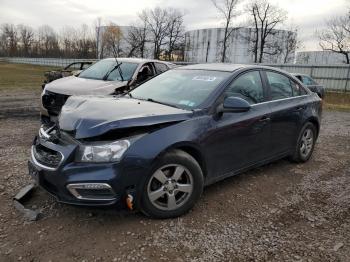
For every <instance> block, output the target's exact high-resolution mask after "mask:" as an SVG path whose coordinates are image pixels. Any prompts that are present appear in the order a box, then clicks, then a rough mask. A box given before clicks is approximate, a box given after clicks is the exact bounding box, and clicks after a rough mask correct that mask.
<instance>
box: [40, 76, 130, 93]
mask: <svg viewBox="0 0 350 262" xmlns="http://www.w3.org/2000/svg"><path fill="white" fill-rule="evenodd" d="M127 83H128V81H103V80H94V79H86V78H80V77H76V76H68V77H63V78H60V79H57V80H55V81H52V82H51V83H48V84H46V85H45V90H47V91H50V92H54V93H58V94H64V95H109V94H112V93H113V92H114V91H115V89H117V88H120V87H123V86H126V85H127Z"/></svg>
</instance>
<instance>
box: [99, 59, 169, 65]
mask: <svg viewBox="0 0 350 262" xmlns="http://www.w3.org/2000/svg"><path fill="white" fill-rule="evenodd" d="M117 59H118V61H120V62H129V63H137V64H141V63H149V62H159V63H163V64H169V65H174V64H172V63H170V62H166V61H161V60H155V59H146V58H133V57H118V58H117ZM102 60H115V58H114V57H109V58H105V59H102Z"/></svg>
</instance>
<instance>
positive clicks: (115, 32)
mask: <svg viewBox="0 0 350 262" xmlns="http://www.w3.org/2000/svg"><path fill="white" fill-rule="evenodd" d="M122 37H123V33H122V31H121V29H120V27H119V26H117V25H115V24H113V23H110V24H109V25H108V26H107V27H106V30H105V31H104V32H103V36H102V38H103V43H102V44H103V45H104V49H105V50H106V51H107V52H108V54H109V55H111V54H113V55H114V56H120V55H121V53H122V49H121V40H122Z"/></svg>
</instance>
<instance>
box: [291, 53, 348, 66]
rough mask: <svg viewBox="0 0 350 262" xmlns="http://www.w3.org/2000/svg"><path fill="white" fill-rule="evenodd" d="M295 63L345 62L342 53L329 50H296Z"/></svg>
mask: <svg viewBox="0 0 350 262" xmlns="http://www.w3.org/2000/svg"><path fill="white" fill-rule="evenodd" d="M296 63H297V64H310V65H320V64H345V63H346V58H345V56H344V55H342V54H338V53H334V52H331V51H305V52H297V54H296Z"/></svg>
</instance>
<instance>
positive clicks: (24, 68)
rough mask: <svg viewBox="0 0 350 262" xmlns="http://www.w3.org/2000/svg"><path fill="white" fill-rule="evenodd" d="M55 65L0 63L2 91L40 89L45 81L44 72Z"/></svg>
mask: <svg viewBox="0 0 350 262" xmlns="http://www.w3.org/2000/svg"><path fill="white" fill-rule="evenodd" d="M54 69H55V68H54V67H47V66H38V65H27V64H9V63H0V91H2V92H8V91H10V92H18V91H38V90H41V84H42V83H43V81H44V72H45V71H47V70H54Z"/></svg>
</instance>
